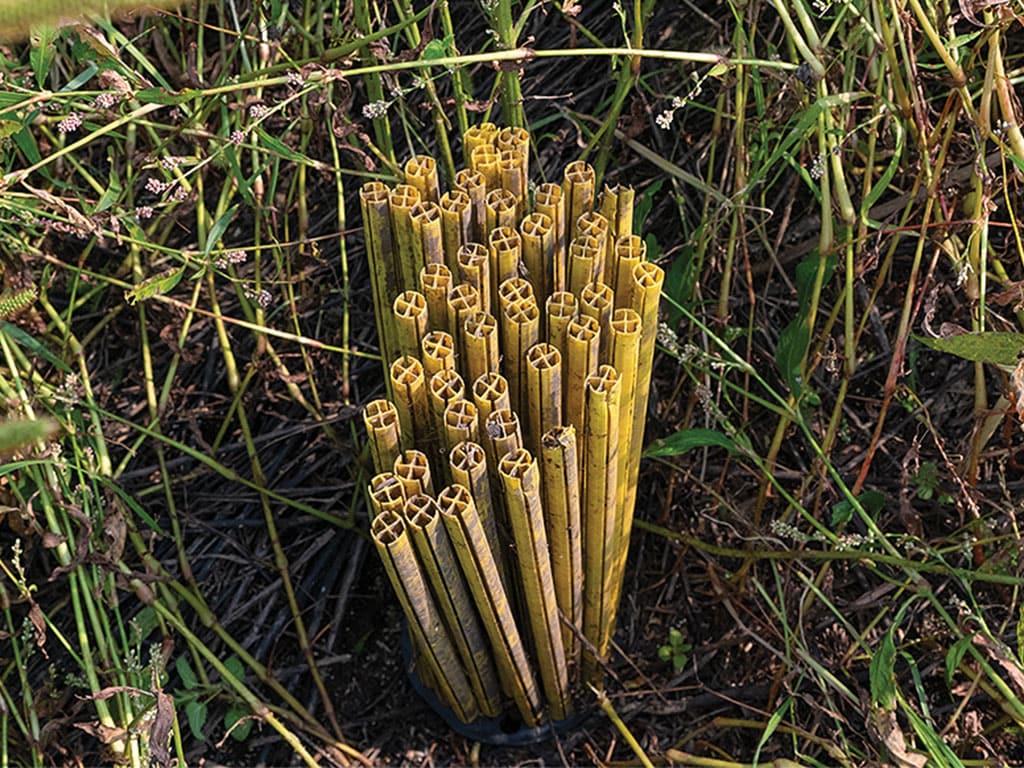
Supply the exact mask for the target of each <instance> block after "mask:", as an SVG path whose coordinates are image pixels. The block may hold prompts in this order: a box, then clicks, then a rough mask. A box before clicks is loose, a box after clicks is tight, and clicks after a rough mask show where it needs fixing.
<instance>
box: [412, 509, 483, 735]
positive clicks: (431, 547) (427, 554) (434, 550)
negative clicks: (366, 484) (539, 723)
mask: <svg viewBox="0 0 1024 768" xmlns="http://www.w3.org/2000/svg"><path fill="white" fill-rule="evenodd" d="M404 517H405V522H406V527H407V530H408V531H409V533H410V534H411V536H412V542H413V546H414V547H415V549H416V554H417V555H418V556H419V560H420V563H422V565H423V570H424V571H425V572H426V574H427V580H428V582H429V584H430V587H431V589H432V590H433V594H434V599H435V601H436V603H437V606H438V607H439V608H440V609H441V615H442V616H443V617H444V620H445V624H446V625H447V628H448V634H449V636H450V637H451V638H452V641H453V642H454V645H455V650H456V651H457V652H458V654H459V658H460V659H461V660H462V668H463V670H464V671H465V673H466V677H467V678H468V680H469V685H470V687H471V688H472V689H473V693H474V694H475V696H476V701H477V704H478V705H479V708H480V711H481V712H482V713H483V714H484V715H486V716H487V717H496V716H497V715H498V713H499V711H500V707H501V690H500V688H499V683H498V677H497V675H496V674H495V670H494V665H493V663H492V662H491V653H490V648H489V647H488V645H487V641H486V639H485V635H484V630H483V627H482V626H481V625H480V619H479V618H478V617H477V613H476V608H475V607H474V603H473V596H472V595H471V594H470V591H469V588H468V586H467V585H466V581H465V579H464V578H463V576H462V571H461V570H460V568H459V561H458V556H457V555H456V554H455V549H454V548H453V547H452V543H451V540H450V539H449V537H448V531H447V530H446V529H445V527H444V523H442V522H441V509H440V507H438V505H437V502H436V501H434V499H432V498H431V497H430V496H427V495H424V494H419V495H411V496H410V497H409V500H408V501H407V502H406V504H405V510H404Z"/></svg>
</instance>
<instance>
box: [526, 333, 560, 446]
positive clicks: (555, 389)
mask: <svg viewBox="0 0 1024 768" xmlns="http://www.w3.org/2000/svg"><path fill="white" fill-rule="evenodd" d="M525 403H526V412H527V426H528V429H527V444H528V445H531V446H533V448H532V450H531V453H533V455H534V456H540V455H541V437H542V436H543V435H544V433H546V432H547V431H548V430H549V429H552V428H554V427H556V426H558V425H559V424H561V423H562V355H561V353H560V352H559V351H558V348H557V347H554V346H552V345H550V344H534V345H533V346H532V347H530V348H529V349H528V350H527V352H526V398H525Z"/></svg>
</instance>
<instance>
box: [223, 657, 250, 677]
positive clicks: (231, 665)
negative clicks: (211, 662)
mask: <svg viewBox="0 0 1024 768" xmlns="http://www.w3.org/2000/svg"><path fill="white" fill-rule="evenodd" d="M224 666H225V667H227V669H228V672H230V673H231V676H232V677H234V678H236V679H238V680H245V665H244V664H242V660H241V659H239V658H238V657H237V656H235V655H234V654H232V655H231V656H228V658H226V659H225V660H224Z"/></svg>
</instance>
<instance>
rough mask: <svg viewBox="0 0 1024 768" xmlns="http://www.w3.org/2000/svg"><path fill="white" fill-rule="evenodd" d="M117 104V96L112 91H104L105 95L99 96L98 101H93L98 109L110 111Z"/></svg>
mask: <svg viewBox="0 0 1024 768" xmlns="http://www.w3.org/2000/svg"><path fill="white" fill-rule="evenodd" d="M116 103H117V96H115V95H114V94H113V93H112V92H111V91H103V93H100V94H97V95H96V99H95V100H94V101H93V105H94V106H95V107H96V108H97V109H110V108H111V107H112V106H114V105H115V104H116Z"/></svg>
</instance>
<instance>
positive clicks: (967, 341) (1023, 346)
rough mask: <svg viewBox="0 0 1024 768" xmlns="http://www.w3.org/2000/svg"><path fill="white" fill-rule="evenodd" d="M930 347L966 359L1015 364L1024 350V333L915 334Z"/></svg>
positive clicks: (998, 363)
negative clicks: (927, 335) (934, 337)
mask: <svg viewBox="0 0 1024 768" xmlns="http://www.w3.org/2000/svg"><path fill="white" fill-rule="evenodd" d="M914 338H916V339H917V340H918V341H920V342H921V343H922V344H924V345H925V346H926V347H928V348H929V349H934V350H936V351H937V352H945V353H947V354H950V355H956V356H957V357H962V358H963V359H964V360H970V361H971V362H980V363H995V364H996V365H1005V366H1011V367H1012V366H1015V365H1017V356H1018V355H1019V354H1020V353H1021V351H1022V350H1024V333H1003V332H1001V331H983V332H980V333H962V334H960V335H959V336H948V337H946V338H944V339H929V338H926V337H923V336H915V337H914Z"/></svg>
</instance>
